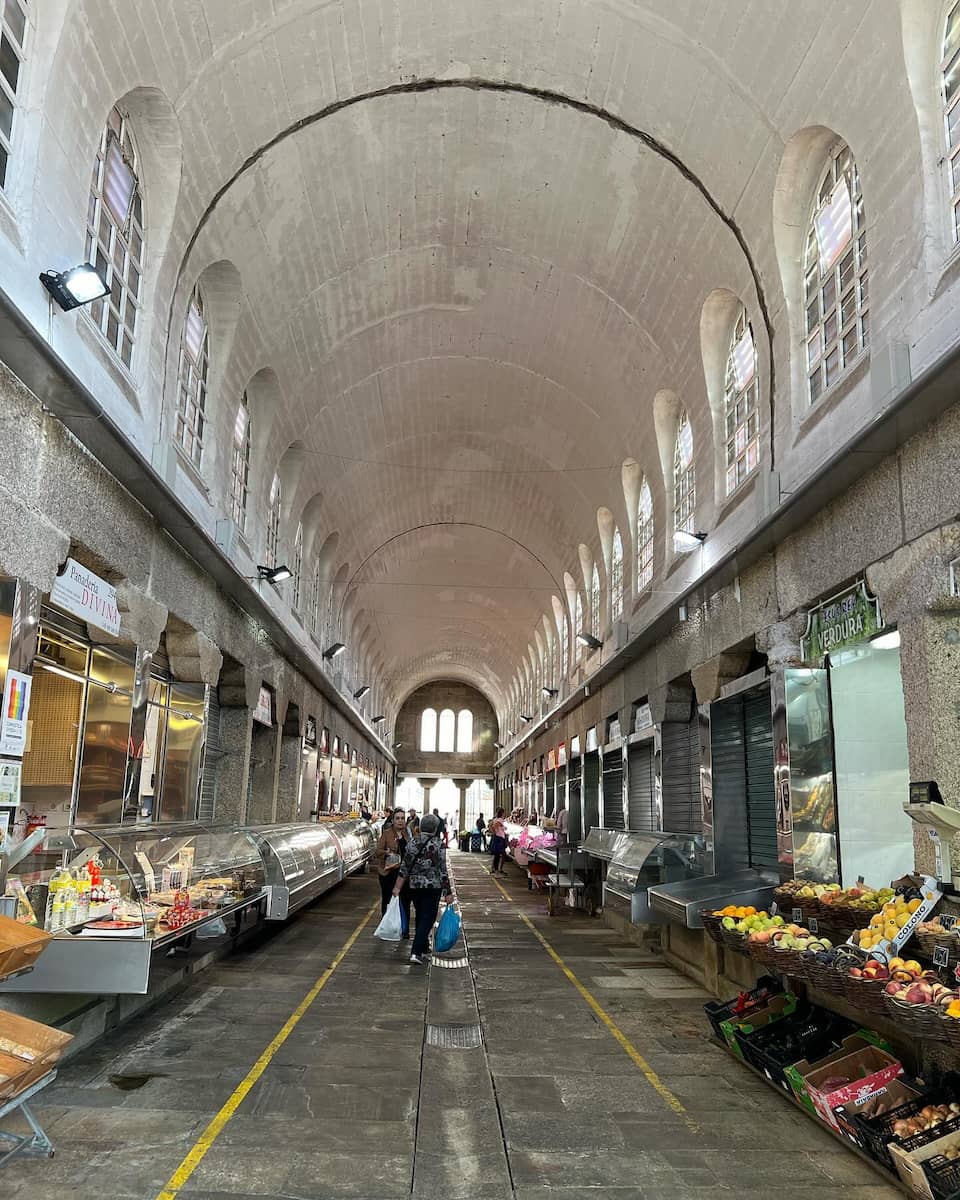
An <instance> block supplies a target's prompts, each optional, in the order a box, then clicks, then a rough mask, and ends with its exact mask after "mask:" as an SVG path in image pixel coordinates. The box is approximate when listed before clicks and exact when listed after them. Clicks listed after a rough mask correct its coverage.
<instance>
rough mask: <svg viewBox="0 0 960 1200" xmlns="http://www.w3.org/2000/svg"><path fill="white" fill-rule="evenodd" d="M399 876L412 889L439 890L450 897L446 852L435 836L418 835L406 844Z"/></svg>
mask: <svg viewBox="0 0 960 1200" xmlns="http://www.w3.org/2000/svg"><path fill="white" fill-rule="evenodd" d="M400 875H401V876H402V878H404V879H409V881H410V886H411V887H412V888H441V889H442V890H443V894H444V895H445V896H449V895H450V892H451V890H452V889H451V887H450V880H449V878H448V876H447V852H446V850H444V848H443V842H442V841H441V840H440V838H439V837H438V836H437V835H436V834H425V833H420V834H418V835H417V836H416V837H415V838H414V839H413V840H412V841H410V842H408V843H407V849H406V853H405V854H404V856H403V862H402V863H401V864H400Z"/></svg>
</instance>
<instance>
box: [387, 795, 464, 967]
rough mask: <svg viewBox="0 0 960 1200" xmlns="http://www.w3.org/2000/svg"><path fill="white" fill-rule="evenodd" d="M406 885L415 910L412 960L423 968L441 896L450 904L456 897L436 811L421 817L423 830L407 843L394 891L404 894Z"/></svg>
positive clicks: (397, 894) (397, 893)
mask: <svg viewBox="0 0 960 1200" xmlns="http://www.w3.org/2000/svg"><path fill="white" fill-rule="evenodd" d="M404 886H408V887H409V891H410V895H411V897H412V899H413V907H414V911H415V913H416V920H415V923H414V934H413V945H412V946H411V947H410V961H411V963H414V964H415V965H417V966H421V967H422V966H424V965H425V963H426V961H427V954H428V953H429V951H430V931H431V929H433V925H434V922H435V921H436V919H437V912H438V910H439V908H440V897H441V896H445V897H446V900H447V903H448V904H449V903H450V901H451V897H452V896H453V889H452V888H451V887H450V877H449V876H448V874H447V852H446V850H444V848H443V842H442V840H441V839H440V819H439V818H438V817H435V816H434V815H433V813H425V814H424V815H423V816H422V817H421V818H420V832H419V833H418V834H417V836H416V837H415V838H414V839H413V841H412V842H410V844H409V845H408V846H407V849H406V852H405V853H404V856H403V862H401V864H400V868H399V872H398V879H397V881H396V883H394V885H393V894H394V895H395V896H399V895H401V894H402V891H403V888H404Z"/></svg>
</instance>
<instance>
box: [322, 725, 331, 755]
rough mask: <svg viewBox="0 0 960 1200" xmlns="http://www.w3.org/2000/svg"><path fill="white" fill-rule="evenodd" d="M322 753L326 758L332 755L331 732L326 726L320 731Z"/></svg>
mask: <svg viewBox="0 0 960 1200" xmlns="http://www.w3.org/2000/svg"><path fill="white" fill-rule="evenodd" d="M320 753H321V754H322V755H323V756H324V757H326V756H327V755H328V754H329V753H330V730H329V729H327V727H326V725H324V727H323V728H322V729H321V730H320Z"/></svg>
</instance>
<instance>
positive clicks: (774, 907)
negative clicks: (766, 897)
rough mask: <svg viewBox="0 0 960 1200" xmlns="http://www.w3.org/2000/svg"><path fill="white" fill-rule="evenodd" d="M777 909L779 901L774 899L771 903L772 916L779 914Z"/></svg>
mask: <svg viewBox="0 0 960 1200" xmlns="http://www.w3.org/2000/svg"><path fill="white" fill-rule="evenodd" d="M777 911H778V910H777V902H776V900H774V902H773V903H772V904H771V905H770V916H771V917H775V916H776V915H777Z"/></svg>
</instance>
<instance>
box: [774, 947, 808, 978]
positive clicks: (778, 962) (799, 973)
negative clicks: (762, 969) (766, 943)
mask: <svg viewBox="0 0 960 1200" xmlns="http://www.w3.org/2000/svg"><path fill="white" fill-rule="evenodd" d="M772 965H773V968H774V970H776V971H779V972H780V973H781V974H782V975H792V976H793V977H794V979H806V975H804V974H803V969H802V968H801V966H800V951H799V950H776V949H774V951H773V964H772Z"/></svg>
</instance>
